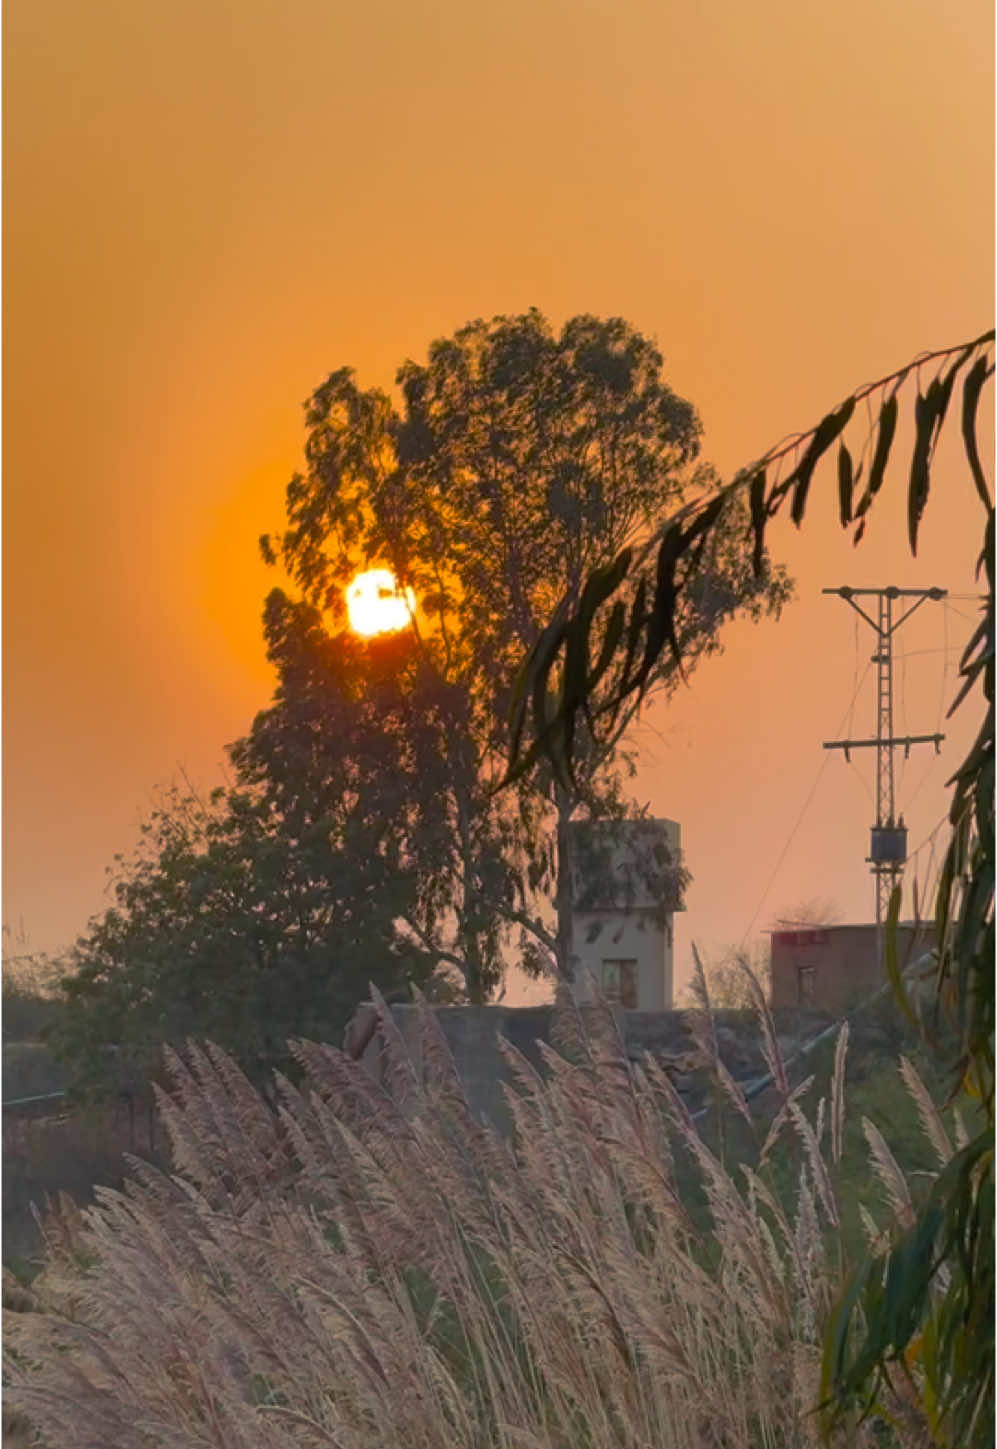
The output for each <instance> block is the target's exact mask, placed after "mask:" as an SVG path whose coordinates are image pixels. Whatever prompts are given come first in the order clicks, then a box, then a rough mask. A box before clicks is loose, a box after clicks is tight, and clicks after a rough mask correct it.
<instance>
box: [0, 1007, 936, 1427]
mask: <svg viewBox="0 0 997 1449" xmlns="http://www.w3.org/2000/svg"><path fill="white" fill-rule="evenodd" d="M378 1000H379V999H378ZM757 1004H758V1010H759V1015H760V1020H761V1026H762V1030H763V1033H764V1037H765V1042H766V1050H767V1051H768V1052H774V1053H775V1054H776V1055H775V1057H774V1059H773V1065H774V1066H775V1068H776V1078H777V1081H778V1082H780V1083H782V1084H785V1085H784V1097H785V1100H784V1102H783V1107H784V1111H783V1113H782V1118H781V1122H780V1124H779V1126H778V1127H777V1128H776V1129H775V1137H774V1139H773V1140H771V1141H769V1142H768V1143H767V1144H766V1151H767V1154H768V1156H769V1157H772V1156H774V1155H777V1154H778V1153H779V1152H780V1151H783V1150H785V1149H786V1148H787V1147H788V1145H789V1144H790V1143H791V1142H793V1141H795V1143H796V1144H797V1147H798V1151H797V1152H796V1169H795V1175H794V1180H793V1188H792V1193H791V1194H790V1198H789V1200H788V1201H787V1195H786V1194H785V1193H782V1194H781V1195H780V1193H779V1191H778V1190H777V1189H776V1187H775V1186H773V1180H772V1178H771V1175H770V1172H769V1169H768V1167H767V1166H764V1165H761V1164H760V1162H759V1160H758V1159H757V1157H756V1160H755V1161H754V1162H751V1163H747V1162H745V1163H743V1164H741V1165H739V1166H738V1167H737V1168H733V1167H730V1166H725V1165H723V1164H722V1162H721V1160H720V1158H719V1156H718V1155H716V1154H715V1153H714V1152H713V1151H712V1150H711V1149H710V1148H709V1147H708V1146H707V1145H706V1143H705V1142H704V1141H703V1139H702V1137H701V1136H700V1134H699V1132H698V1131H697V1128H696V1126H695V1124H694V1123H693V1121H692V1120H691V1118H690V1116H689V1113H688V1111H687V1109H686V1107H685V1106H684V1104H683V1102H682V1100H681V1098H680V1097H679V1096H678V1094H677V1093H676V1091H675V1090H674V1088H673V1087H672V1084H671V1082H670V1080H669V1077H668V1075H667V1073H666V1072H665V1071H664V1070H663V1069H662V1068H661V1067H660V1066H658V1065H656V1064H655V1063H654V1062H653V1061H647V1062H646V1064H645V1065H644V1066H642V1067H635V1066H633V1065H631V1064H630V1063H628V1062H627V1060H626V1057H625V1055H624V1053H623V1050H622V1047H621V1044H620V1042H619V1039H618V1037H617V1036H616V1032H615V1026H614V1024H613V1021H612V1018H611V1016H610V1015H609V1013H608V1012H603V1011H601V1010H600V1009H599V1008H596V1009H595V1010H594V1011H589V1012H586V1013H583V1012H581V1011H579V1009H578V1008H576V1007H573V1006H572V1005H571V1004H570V1002H569V1001H561V1002H560V1003H559V1007H558V1011H557V1014H556V1024H557V1035H556V1038H555V1047H556V1049H555V1047H551V1048H547V1049H545V1051H544V1059H545V1065H546V1075H545V1076H544V1077H541V1075H540V1074H538V1073H537V1072H536V1071H535V1070H534V1069H533V1068H532V1067H530V1066H529V1065H528V1064H527V1062H526V1061H525V1059H523V1058H522V1057H520V1056H519V1055H518V1054H517V1053H515V1052H514V1051H513V1050H512V1049H511V1048H509V1049H508V1051H507V1055H508V1058H509V1061H510V1066H511V1069H512V1072H513V1076H514V1082H515V1085H514V1087H513V1088H512V1089H510V1092H509V1108H510V1113H511V1116H512V1120H513V1123H514V1135H513V1137H512V1139H511V1140H506V1139H503V1138H502V1137H500V1136H499V1135H498V1134H497V1133H495V1132H494V1131H492V1130H491V1129H490V1128H489V1127H487V1126H483V1125H481V1124H480V1123H478V1122H477V1121H476V1120H475V1118H474V1117H473V1115H472V1113H471V1111H470V1109H469V1107H468V1104H467V1101H466V1098H465V1095H464V1092H463V1089H462V1087H461V1083H460V1081H459V1079H458V1076H457V1073H456V1071H455V1068H454V1064H453V1060H452V1058H451V1055H450V1052H449V1049H448V1047H447V1045H446V1042H445V1040H444V1038H443V1036H442V1032H441V1030H440V1028H439V1025H438V1023H437V1022H436V1020H435V1018H434V1016H433V1014H432V1012H431V1010H429V1009H428V1008H427V1007H426V1006H425V1005H424V1003H421V1002H420V1017H421V1022H420V1027H421V1035H422V1069H421V1073H420V1074H417V1073H416V1071H415V1069H414V1068H413V1066H412V1064H411V1062H410V1060H409V1058H408V1057H407V1056H406V1054H405V1052H404V1049H403V1047H402V1044H401V1041H400V1038H399V1037H398V1034H397V1030H396V1029H395V1027H394V1024H393V1022H392V1020H391V1016H390V1012H387V1011H386V1009H385V1008H384V1007H383V1003H380V1001H379V1005H380V1008H381V1012H382V1021H383V1026H384V1031H385V1036H386V1039H387V1047H386V1054H385V1062H386V1069H385V1071H384V1077H383V1083H382V1084H377V1083H374V1082H373V1081H372V1080H371V1079H370V1078H369V1077H368V1076H367V1074H366V1073H365V1072H364V1070H363V1068H362V1067H361V1066H360V1065H358V1064H357V1063H354V1062H352V1061H350V1060H349V1059H348V1058H346V1057H345V1056H344V1055H343V1053H341V1052H339V1051H337V1050H335V1049H334V1048H332V1047H328V1046H319V1045H315V1044H311V1043H304V1042H302V1043H297V1044H295V1052H296V1055H297V1057H298V1059H299V1061H300V1062H301V1064H302V1066H303V1067H304V1068H305V1070H306V1073H307V1078H306V1082H305V1085H304V1086H303V1087H301V1088H300V1089H299V1088H297V1087H295V1086H293V1085H292V1084H291V1083H290V1082H288V1081H286V1080H284V1079H280V1080H279V1082H278V1088H279V1102H280V1105H279V1108H278V1110H277V1111H276V1112H274V1111H272V1110H271V1109H270V1108H269V1107H268V1106H267V1104H266V1103H265V1102H264V1100H263V1099H262V1097H261V1096H260V1095H259V1094H258V1093H257V1092H256V1091H255V1090H254V1089H253V1088H252V1087H251V1086H250V1084H249V1083H248V1082H247V1081H246V1079H245V1078H244V1077H243V1076H242V1075H241V1074H240V1072H239V1071H238V1070H237V1068H236V1067H235V1066H234V1064H233V1063H232V1062H231V1060H230V1059H229V1058H228V1057H226V1056H225V1055H224V1054H223V1053H222V1052H220V1051H219V1050H217V1049H215V1048H213V1047H211V1046H208V1047H206V1048H204V1049H201V1048H198V1047H195V1046H191V1047H190V1048H189V1049H188V1051H187V1053H186V1055H185V1056H184V1058H183V1059H181V1058H179V1057H176V1056H174V1057H172V1058H171V1059H170V1063H169V1066H170V1073H171V1078H172V1089H171V1091H170V1092H169V1093H168V1094H163V1095H162V1097H161V1103H160V1107H161V1114H162V1117H163V1120H164V1123H165V1125H166V1128H167V1130H168V1132H169V1136H170V1140H171V1143H172V1150H173V1159H174V1171H173V1174H172V1175H167V1174H165V1173H163V1172H160V1171H158V1170H155V1169H153V1168H152V1167H150V1166H148V1165H142V1164H139V1163H136V1164H135V1165H134V1168H133V1176H132V1178H131V1180H130V1181H129V1182H128V1183H127V1184H126V1187H125V1189H124V1191H122V1192H116V1191H111V1190H99V1192H98V1203H97V1205H96V1206H95V1207H94V1208H92V1209H90V1210H89V1211H87V1212H86V1213H85V1214H83V1215H82V1216H79V1215H77V1214H75V1213H74V1211H73V1210H72V1209H71V1208H68V1207H67V1206H66V1205H65V1204H64V1205H63V1208H62V1210H61V1212H59V1213H56V1214H55V1215H54V1216H53V1217H52V1218H51V1220H50V1224H49V1229H48V1231H49V1234H50V1248H49V1259H48V1266H47V1268H46V1271H45V1272H44V1273H43V1275H42V1276H41V1278H40V1279H39V1280H38V1281H37V1283H36V1284H35V1285H33V1298H32V1301H31V1303H30V1304H28V1305H25V1304H23V1303H22V1304H21V1306H20V1311H16V1310H13V1311H8V1313H7V1328H8V1333H7V1341H8V1359H7V1375H8V1380H9V1384H10V1388H9V1391H8V1392H9V1398H10V1402H11V1405H12V1407H13V1408H14V1409H16V1410H17V1411H18V1412H20V1413H23V1414H25V1415H27V1416H28V1417H29V1418H30V1420H31V1421H32V1422H33V1423H34V1424H35V1425H37V1426H38V1428H39V1429H40V1431H41V1432H42V1433H43V1435H44V1437H45V1442H46V1443H47V1444H49V1445H51V1446H53V1449H54V1446H59V1449H84V1446H86V1449H90V1446H98V1445H100V1446H107V1445H114V1446H116V1449H151V1446H157V1449H158V1446H163V1449H165V1446H170V1449H194V1446H198V1449H203V1446H207V1445H217V1446H222V1445H224V1446H226V1449H239V1446H245V1449H250V1446H253V1449H257V1446H262V1445H267V1446H273V1449H282V1446H292V1445H293V1446H312V1445H315V1446H320V1445H321V1446H337V1449H361V1446H362V1449H370V1446H383V1449H395V1446H397V1449H402V1446H404V1449H443V1446H453V1449H464V1446H466V1449H472V1446H473V1449H500V1446H501V1449H604V1446H619V1449H651V1446H661V1449H810V1446H816V1445H817V1444H818V1443H819V1442H820V1441H819V1435H818V1430H817V1420H816V1417H815V1415H814V1413H813V1410H814V1408H815V1405H816V1403H817V1398H818V1384H819V1377H820V1356H821V1335H822V1331H823V1328H824V1325H825V1322H826V1319H827V1315H828V1313H829V1310H830V1308H831V1305H832V1302H833V1298H834V1295H835V1292H836V1290H837V1288H838V1287H839V1285H840V1283H841V1281H842V1275H843V1273H844V1271H845V1269H846V1267H847V1263H846V1260H845V1255H844V1254H843V1252H842V1250H841V1242H840V1235H839V1228H838V1225H839V1223H840V1220H841V1205H840V1203H839V1202H838V1198H837V1194H836V1186H835V1172H836V1168H837V1162H838V1159H840V1155H841V1153H840V1144H841V1134H842V1130H843V1102H844V1093H843V1086H842V1083H843V1079H844V1070H845V1054H846V1042H845V1041H842V1043H841V1044H840V1047H839V1050H838V1052H837V1054H836V1070H835V1075H834V1081H833V1083H832V1085H831V1088H830V1091H829V1094H828V1097H829V1100H828V1102H824V1101H821V1102H820V1103H819V1104H818V1105H817V1106H816V1109H815V1111H814V1112H813V1114H812V1116H808V1115H807V1114H806V1113H805V1112H804V1110H803V1106H802V1101H803V1096H802V1095H801V1094H800V1092H799V1089H798V1088H796V1089H793V1090H792V1091H791V1090H790V1088H789V1084H788V1079H787V1077H786V1074H785V1071H784V1070H783V1071H780V1070H779V1066H780V1064H779V1061H778V1056H777V1054H778V1046H777V1044H776V1040H775V1033H774V1029H773V1028H772V1024H771V1021H770V1019H768V1018H767V1008H766V1007H765V1005H764V1000H761V1001H759V1002H758V1003H757ZM704 1010H707V1011H708V1003H707V1004H704ZM701 1040H702V1045H703V1049H704V1050H705V1051H707V1052H709V1051H710V1040H711V1038H710V1034H709V1031H708V1028H707V1026H706V1025H705V1024H704V1029H703V1032H702V1033H701ZM905 1070H909V1072H910V1074H911V1075H910V1080H911V1083H912V1087H913V1090H914V1091H915V1094H917V1093H918V1084H917V1083H916V1081H915V1078H914V1074H913V1069H912V1068H905ZM720 1085H721V1088H722V1089H724V1090H727V1091H728V1092H730V1091H731V1090H732V1089H733V1092H734V1093H735V1094H736V1092H737V1089H736V1086H734V1084H733V1083H731V1082H730V1081H729V1080H728V1081H722V1082H721V1084H720ZM922 1090H923V1089H922ZM735 1101H736V1096H735ZM736 1105H738V1107H739V1109H740V1105H741V1104H740V1103H736ZM919 1109H920V1110H921V1111H922V1113H923V1116H924V1120H925V1126H926V1129H927V1130H928V1132H929V1133H930V1135H931V1139H932V1142H933V1144H934V1147H935V1149H936V1151H937V1152H938V1153H939V1154H941V1153H942V1152H943V1150H944V1148H945V1146H946V1143H947V1138H946V1137H945V1134H944V1130H943V1129H940V1126H939V1123H938V1122H937V1121H936V1120H935V1117H934V1116H932V1113H931V1110H930V1099H928V1098H927V1094H926V1093H924V1094H923V1099H922V1098H921V1097H919ZM770 1137H771V1134H770ZM871 1140H872V1141H873V1156H872V1168H873V1170H874V1171H876V1172H877V1173H878V1174H879V1176H880V1177H881V1178H882V1180H883V1181H884V1183H887V1184H888V1185H889V1187H890V1191H891V1198H890V1201H893V1202H894V1206H895V1207H897V1208H898V1209H900V1210H902V1208H903V1194H902V1193H901V1192H900V1191H899V1188H898V1185H897V1183H896V1182H895V1181H894V1177H893V1169H894V1166H895V1164H892V1163H891V1161H888V1160H887V1158H886V1157H884V1156H883V1153H882V1150H881V1149H880V1147H879V1144H878V1143H877V1142H876V1141H875V1139H871ZM887 1151H888V1149H887ZM690 1172H691V1173H692V1174H693V1175H694V1177H695V1180H696V1184H697V1192H698V1194H699V1199H700V1201H699V1206H700V1208H702V1206H703V1204H704V1203H705V1211H696V1212H695V1213H694V1212H692V1211H690V1205H689V1203H688V1201H686V1200H684V1198H686V1197H687V1193H686V1192H685V1191H684V1190H682V1189H680V1187H679V1182H680V1181H684V1180H686V1179H688V1177H689V1174H690ZM901 1176H902V1175H901ZM884 1201H885V1200H884ZM870 1221H871V1220H870ZM888 1228H889V1222H888V1218H887V1217H885V1216H884V1219H883V1221H882V1222H881V1223H879V1224H876V1223H873V1224H872V1229H871V1230H872V1231H876V1232H878V1233H880V1234H883V1233H885V1232H886V1231H888ZM913 1372H914V1370H909V1371H908V1370H904V1372H903V1374H902V1375H901V1377H900V1379H899V1380H898V1381H897V1383H896V1384H894V1386H893V1388H892V1389H890V1388H889V1387H888V1388H887V1390H886V1393H887V1395H888V1398H889V1402H888V1403H884V1406H883V1407H884V1413H885V1412H886V1411H888V1412H889V1415H890V1418H891V1419H892V1421H893V1427H892V1428H891V1429H889V1431H888V1434H889V1435H891V1436H892V1437H887V1438H885V1439H884V1437H883V1434H884V1432H887V1431H885V1429H884V1425H885V1419H884V1418H883V1417H882V1416H881V1418H880V1420H879V1421H878V1422H875V1421H873V1420H870V1421H867V1422H866V1423H864V1424H861V1425H859V1424H851V1425H846V1426H844V1427H843V1428H842V1430H841V1431H840V1438H839V1440H838V1441H837V1442H839V1443H840V1444H841V1445H849V1446H851V1445H855V1446H863V1445H869V1446H872V1445H880V1444H883V1443H895V1444H900V1445H903V1446H910V1449H913V1446H915V1445H918V1444H920V1443H922V1442H924V1441H923V1422H922V1420H921V1418H920V1417H919V1414H918V1410H917V1395H916V1383H914V1381H913V1379H912V1378H911V1375H912V1374H913ZM908 1380H910V1381H909V1382H908Z"/></svg>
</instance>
